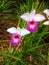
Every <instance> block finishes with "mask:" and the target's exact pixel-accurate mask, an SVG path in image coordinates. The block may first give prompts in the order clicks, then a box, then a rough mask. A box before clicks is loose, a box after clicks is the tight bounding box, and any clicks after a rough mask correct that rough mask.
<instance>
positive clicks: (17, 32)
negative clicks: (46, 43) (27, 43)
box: [7, 27, 30, 46]
mask: <svg viewBox="0 0 49 65" xmlns="http://www.w3.org/2000/svg"><path fill="white" fill-rule="evenodd" d="M7 32H9V33H11V34H12V37H11V45H12V46H18V45H19V44H20V42H21V37H22V36H24V35H27V34H29V33H30V31H28V30H27V29H25V28H22V29H20V28H17V29H16V28H15V27H11V28H9V29H7Z"/></svg>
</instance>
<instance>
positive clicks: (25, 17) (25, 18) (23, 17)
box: [20, 13, 30, 21]
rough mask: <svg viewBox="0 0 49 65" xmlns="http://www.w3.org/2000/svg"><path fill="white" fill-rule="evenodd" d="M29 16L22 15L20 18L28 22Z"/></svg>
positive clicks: (27, 14)
mask: <svg viewBox="0 0 49 65" xmlns="http://www.w3.org/2000/svg"><path fill="white" fill-rule="evenodd" d="M29 16H30V14H29V13H24V14H22V15H21V16H20V18H22V19H24V20H25V21H29Z"/></svg>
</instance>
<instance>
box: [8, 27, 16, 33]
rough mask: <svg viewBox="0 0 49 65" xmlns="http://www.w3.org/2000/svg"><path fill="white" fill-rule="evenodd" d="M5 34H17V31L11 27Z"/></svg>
mask: <svg viewBox="0 0 49 65" xmlns="http://www.w3.org/2000/svg"><path fill="white" fill-rule="evenodd" d="M7 32H9V33H11V34H13V33H16V32H17V29H16V28H15V27H11V28H9V29H7Z"/></svg>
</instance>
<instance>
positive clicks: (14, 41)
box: [11, 33, 21, 46]
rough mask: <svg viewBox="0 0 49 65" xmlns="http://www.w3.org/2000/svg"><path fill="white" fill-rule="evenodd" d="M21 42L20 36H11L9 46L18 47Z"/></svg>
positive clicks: (16, 34)
mask: <svg viewBox="0 0 49 65" xmlns="http://www.w3.org/2000/svg"><path fill="white" fill-rule="evenodd" d="M20 42H21V35H19V34H18V33H15V34H12V39H11V45H12V46H18V45H19V44H20Z"/></svg>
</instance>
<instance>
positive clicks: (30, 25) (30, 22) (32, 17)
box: [20, 10, 45, 32]
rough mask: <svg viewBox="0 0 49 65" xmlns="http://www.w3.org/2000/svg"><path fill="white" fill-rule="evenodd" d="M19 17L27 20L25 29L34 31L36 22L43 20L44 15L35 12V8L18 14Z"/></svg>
mask: <svg viewBox="0 0 49 65" xmlns="http://www.w3.org/2000/svg"><path fill="white" fill-rule="evenodd" d="M20 18H22V19H24V20H25V21H27V29H28V30H29V31H30V32H36V30H37V26H38V22H40V21H43V20H45V17H44V16H43V15H41V14H35V10H34V11H32V12H31V13H24V14H22V15H21V16H20Z"/></svg>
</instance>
